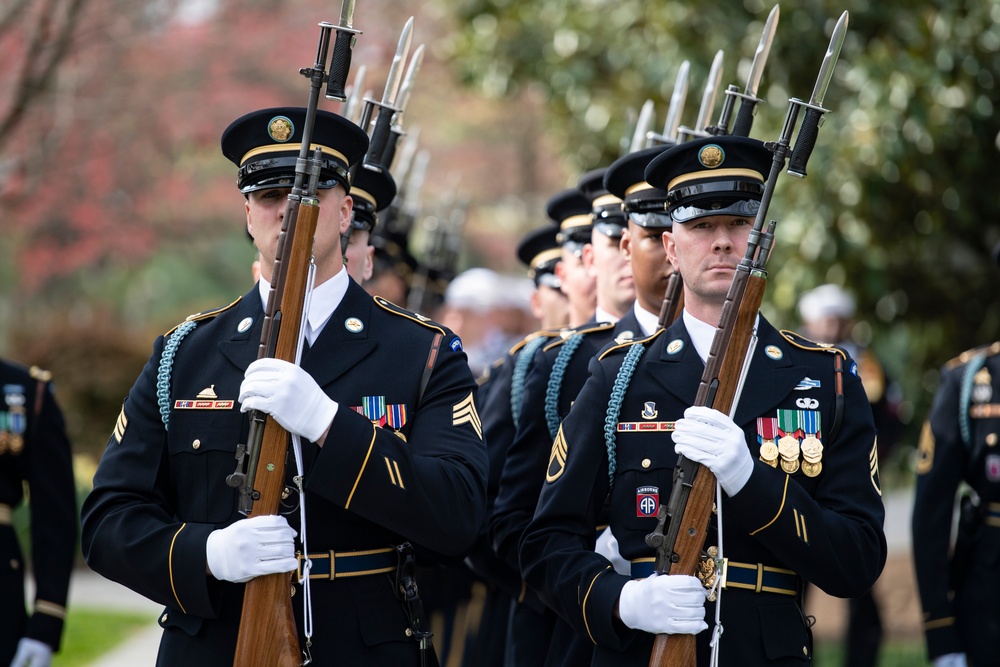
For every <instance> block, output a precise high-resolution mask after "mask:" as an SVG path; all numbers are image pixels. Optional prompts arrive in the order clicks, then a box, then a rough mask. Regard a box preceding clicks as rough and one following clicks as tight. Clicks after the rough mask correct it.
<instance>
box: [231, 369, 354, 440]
mask: <svg viewBox="0 0 1000 667" xmlns="http://www.w3.org/2000/svg"><path fill="white" fill-rule="evenodd" d="M239 400H240V403H241V405H240V410H241V411H242V412H248V411H249V410H261V411H263V412H266V413H267V414H269V415H271V416H272V417H274V419H275V421H277V422H278V423H279V424H281V426H282V427H283V428H284V429H285V430H286V431H289V432H291V433H295V434H297V435H301V436H302V437H303V438H306V439H307V440H311V441H312V442H316V441H318V440H319V439H320V438H321V437H322V436H323V434H324V433H326V430H327V429H328V428H329V427H330V424H331V423H333V418H334V416H336V414H337V407H338V406H337V402H336V401H334V400H333V399H332V398H330V397H329V396H327V395H326V394H325V393H324V392H323V390H322V389H320V386H319V385H318V384H316V380H314V379H313V377H312V376H311V375H309V373H307V372H305V371H304V370H302V369H301V368H299V367H298V366H296V365H295V364H293V363H290V362H287V361H282V360H280V359H258V360H257V361H255V362H253V363H252V364H250V366H248V367H247V372H246V374H245V375H244V376H243V384H241V385H240V398H239Z"/></svg>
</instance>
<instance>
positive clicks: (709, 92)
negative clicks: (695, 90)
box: [678, 49, 724, 141]
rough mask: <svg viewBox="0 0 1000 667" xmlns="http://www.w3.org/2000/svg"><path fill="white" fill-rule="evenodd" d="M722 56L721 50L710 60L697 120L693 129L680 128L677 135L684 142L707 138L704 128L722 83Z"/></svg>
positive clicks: (706, 126)
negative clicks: (696, 138)
mask: <svg viewBox="0 0 1000 667" xmlns="http://www.w3.org/2000/svg"><path fill="white" fill-rule="evenodd" d="M723 58H724V55H723V52H722V50H721V49H720V50H719V51H717V52H716V54H715V58H713V59H712V67H711V69H710V70H709V71H708V81H706V82H705V91H704V92H703V93H702V95H701V107H699V109H698V119H697V120H696V121H695V124H694V128H693V129H688V128H684V127H682V128H680V130H678V134H679V135H680V136H683V137H684V139H683V140H684V141H687V140H688V139H691V138H694V137H705V136H708V132H706V128H708V119H709V118H710V117H711V115H712V109H713V108H714V107H715V96H716V94H717V93H718V91H719V84H720V83H721V82H722V61H723Z"/></svg>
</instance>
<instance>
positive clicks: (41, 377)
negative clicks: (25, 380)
mask: <svg viewBox="0 0 1000 667" xmlns="http://www.w3.org/2000/svg"><path fill="white" fill-rule="evenodd" d="M28 375H30V376H31V377H32V379H34V380H38V381H39V382H51V381H52V371H47V370H43V369H41V368H39V367H38V366H32V367H31V368H29V369H28Z"/></svg>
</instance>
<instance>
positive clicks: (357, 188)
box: [343, 165, 396, 303]
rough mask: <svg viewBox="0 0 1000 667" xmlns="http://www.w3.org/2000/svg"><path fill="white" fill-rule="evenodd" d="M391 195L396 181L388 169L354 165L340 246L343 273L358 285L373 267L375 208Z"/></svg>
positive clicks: (369, 275) (376, 210)
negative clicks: (350, 205)
mask: <svg viewBox="0 0 1000 667" xmlns="http://www.w3.org/2000/svg"><path fill="white" fill-rule="evenodd" d="M395 196H396V182H395V181H394V180H393V179H392V175H391V174H390V173H389V170H388V169H383V170H382V171H376V170H374V169H368V168H366V167H365V166H364V165H361V166H360V167H358V170H357V172H356V173H355V174H354V180H352V181H351V198H352V199H354V209H353V211H352V213H351V228H350V229H349V230H348V232H347V236H346V243H345V244H344V247H343V249H344V262H345V263H346V265H347V273H348V275H350V276H351V277H352V278H354V282H356V283H358V284H359V285H363V284H364V283H365V281H367V280H370V279H371V277H372V272H373V270H374V263H373V262H374V260H373V257H374V254H375V246H373V245H372V244H371V234H372V231H373V230H374V229H375V227H376V226H377V225H378V212H379V211H381V210H383V209H384V208H386V207H387V206H388V205H389V202H391V201H392V199H393V197H395ZM372 293H373V294H378V292H372ZM380 296H381V295H380ZM386 298H388V297H386ZM389 300H390V301H392V299H389ZM394 303H396V302H394Z"/></svg>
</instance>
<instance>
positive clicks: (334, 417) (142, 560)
mask: <svg viewBox="0 0 1000 667" xmlns="http://www.w3.org/2000/svg"><path fill="white" fill-rule="evenodd" d="M304 118H305V109H302V108H275V109H264V110H261V111H255V112H252V113H249V114H247V115H245V116H243V117H241V118H239V119H237V120H236V121H234V122H233V123H232V124H231V125H230V126H229V127H228V128H227V129H226V131H225V132H224V133H223V137H222V150H223V154H224V155H226V157H228V158H229V159H230V160H232V161H233V162H234V163H235V164H236V165H237V166H238V167H239V176H238V187H239V188H240V190H241V192H243V194H244V195H245V196H246V204H245V208H246V216H247V229H248V230H249V232H250V234H251V235H252V236H253V237H254V240H255V243H256V245H257V247H258V248H259V249H260V251H261V254H262V259H263V261H262V275H261V281H260V284H258V285H257V286H255V287H254V289H253V290H251V291H250V293H249V294H247V295H246V296H244V297H242V298H240V299H238V300H237V301H235V302H234V303H232V304H231V305H229V306H226V307H224V308H221V309H219V310H216V311H211V312H208V313H202V314H200V315H195V316H192V317H190V318H188V320H186V321H185V322H184V323H182V324H181V325H179V326H178V327H177V328H175V329H174V330H172V331H171V332H168V334H166V335H165V336H163V337H160V338H158V339H157V341H156V342H155V344H154V351H153V354H152V356H151V357H150V360H149V362H148V363H147V365H146V367H145V368H144V369H143V372H142V374H141V375H140V377H139V379H138V380H137V381H136V383H135V385H134V386H133V388H132V390H131V391H130V392H129V395H128V397H127V398H126V400H125V403H124V405H123V408H122V412H121V414H120V416H119V418H118V423H117V424H116V425H115V428H114V432H113V434H112V436H111V439H110V441H109V443H108V447H107V449H106V451H105V454H104V456H103V458H102V460H101V463H100V465H99V467H98V470H97V473H96V475H95V477H94V490H93V492H92V493H91V494H90V496H89V497H88V498H87V500H86V502H85V504H84V508H83V551H84V555H85V557H86V559H87V562H88V563H89V565H90V566H91V567H92V568H93V569H95V570H96V571H98V572H100V573H101V574H103V575H104V576H106V577H108V578H111V579H114V580H116V581H119V582H121V583H123V584H124V585H126V586H128V587H130V588H132V589H133V590H136V591H137V592H139V593H141V594H143V595H145V596H147V597H149V598H150V599H152V600H155V601H158V602H160V603H162V604H163V605H164V606H165V609H164V611H163V613H162V614H161V615H160V619H159V621H160V625H161V626H162V627H163V636H162V640H161V643H160V650H159V656H158V664H160V665H179V664H192V665H194V664H214V665H222V664H231V663H232V661H233V653H234V646H235V643H236V634H237V628H238V623H239V617H240V609H241V599H242V596H243V588H244V587H243V585H242V584H241V583H239V582H244V581H247V580H249V579H251V578H253V577H254V576H259V575H261V574H275V573H284V572H289V573H292V574H291V575H290V582H289V583H290V586H293V589H292V590H293V591H294V594H293V596H292V599H293V605H294V607H295V610H296V617H297V618H299V619H301V618H302V602H303V597H304V596H303V594H302V587H301V586H300V585H299V583H298V577H296V576H295V575H294V573H293V571H294V570H296V569H297V568H298V567H299V565H300V559H298V558H296V549H297V546H296V544H295V543H294V542H293V538H294V536H295V534H296V532H298V533H300V534H301V532H302V530H303V526H301V525H300V521H299V513H298V506H299V495H298V494H299V492H298V491H297V490H296V484H295V482H294V481H293V480H292V478H293V476H294V475H295V474H296V473H295V467H296V466H295V465H294V464H289V466H288V480H289V481H288V482H287V484H288V486H287V488H286V491H287V498H286V500H285V501H284V505H283V508H282V513H283V514H284V513H285V512H287V515H285V516H282V515H278V516H269V515H259V516H254V517H252V518H247V519H245V518H243V517H241V516H240V514H239V513H238V510H237V490H236V489H233V488H230V487H229V486H228V485H227V484H226V477H227V476H228V475H229V474H230V473H232V472H233V469H234V467H235V465H234V463H235V459H234V453H235V451H236V446H237V444H239V443H245V442H246V437H247V432H248V429H249V423H248V421H249V420H248V417H247V415H245V414H243V413H242V412H241V410H244V411H245V410H249V409H256V410H261V411H263V412H265V413H268V414H270V415H271V417H272V418H274V419H275V420H276V421H277V422H278V423H279V424H280V425H281V426H282V427H284V428H285V429H286V430H287V431H289V432H290V433H292V434H297V435H299V436H301V438H302V442H303V453H302V455H303V459H304V480H303V482H302V486H303V488H304V493H305V496H306V498H307V499H308V503H307V507H308V516H307V528H308V533H309V536H308V539H309V542H308V545H309V554H308V556H309V558H310V560H311V561H312V570H311V575H310V581H311V596H312V605H311V608H312V623H313V624H314V627H315V628H316V632H315V635H314V636H313V637H312V640H311V641H312V644H311V653H312V658H313V664H316V665H332V664H351V665H418V664H421V657H422V656H421V650H420V647H419V644H418V642H417V641H416V640H415V636H416V635H417V634H419V632H420V631H421V629H420V628H414V627H412V625H413V624H412V623H411V618H409V617H408V613H407V608H406V607H404V603H403V602H402V601H401V600H399V599H397V591H398V590H399V584H397V576H399V577H403V576H405V575H406V572H404V571H402V570H403V568H402V567H401V565H404V564H405V565H410V563H409V562H408V559H406V558H405V555H406V549H405V547H403V548H400V547H401V545H405V544H407V543H410V544H412V546H413V548H414V550H415V551H418V552H420V553H426V552H437V553H440V554H443V555H446V556H457V555H460V554H461V553H462V552H463V551H464V550H465V549H467V548H468V547H469V545H470V544H471V543H472V541H473V539H474V538H475V536H476V531H477V529H478V528H479V526H480V524H481V522H482V520H483V516H484V511H485V486H486V466H487V462H486V450H485V446H484V444H483V441H482V426H481V424H480V420H479V416H478V413H477V408H476V384H475V380H474V379H473V377H472V374H471V372H470V370H469V368H468V364H467V362H466V358H465V355H464V353H463V352H462V346H461V342H460V341H459V339H458V338H457V337H456V336H455V335H454V334H452V333H451V332H450V331H448V330H446V329H444V328H442V327H440V326H438V325H437V324H435V323H434V322H431V321H428V320H426V319H423V318H420V317H418V316H417V315H415V314H413V313H410V312H408V311H405V310H403V309H401V308H399V307H396V306H393V305H392V304H390V303H388V302H386V301H385V300H384V299H381V298H379V297H372V296H369V295H368V294H367V293H365V291H364V290H363V289H361V287H360V286H358V285H357V283H355V282H354V281H353V280H352V279H351V278H350V277H349V276H348V275H347V272H346V271H345V270H343V269H344V266H343V259H342V255H341V245H340V238H341V235H342V234H343V233H344V232H346V231H347V228H348V225H349V224H350V215H351V208H352V199H351V198H350V197H349V196H348V195H347V191H348V188H349V187H350V183H349V181H348V169H349V167H350V165H351V164H353V163H354V162H356V161H357V160H359V159H360V158H361V156H362V155H363V154H364V152H365V149H366V147H367V143H368V141H367V137H366V135H365V133H364V132H363V131H361V130H360V129H359V128H358V127H356V126H355V125H353V124H352V123H350V122H349V121H347V120H345V119H343V118H341V117H339V116H336V115H334V114H330V113H327V112H323V111H320V112H318V113H317V117H316V124H315V130H314V133H313V136H312V142H313V144H315V145H318V146H320V147H321V149H322V151H323V165H322V170H321V173H320V182H319V187H320V190H319V191H318V196H319V198H320V200H321V209H320V214H319V222H318V227H317V232H316V237H315V242H314V245H313V255H314V257H315V260H316V266H317V271H316V287H315V289H314V291H313V293H312V297H311V307H310V310H309V313H308V316H307V319H308V324H307V326H306V327H305V329H306V334H305V335H306V343H307V344H308V349H307V350H306V351H305V352H304V354H303V356H302V362H301V367H300V366H296V365H294V364H290V363H287V362H281V361H278V360H274V359H260V360H256V361H255V359H256V357H257V348H258V344H259V341H260V336H261V330H262V325H263V315H264V299H265V298H266V295H267V294H268V291H269V289H270V285H269V281H270V280H271V278H272V267H273V265H274V259H275V254H276V245H277V239H278V232H279V228H280V224H281V218H282V216H283V212H284V206H285V199H286V195H287V194H288V191H289V190H288V187H289V184H290V183H291V180H292V176H293V171H294V164H295V160H296V157H297V155H298V152H299V143H300V142H301V137H302V134H301V127H302V123H303V121H304ZM286 516H287V518H286ZM400 581H401V580H400ZM298 628H299V634H300V642H301V643H302V646H303V647H305V646H306V642H305V637H304V635H303V623H301V622H299V623H298ZM414 630H417V631H418V632H417V633H415V632H414ZM269 639H270V638H269V637H267V636H265V635H262V636H260V638H259V641H268V640H269ZM424 657H426V656H424Z"/></svg>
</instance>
